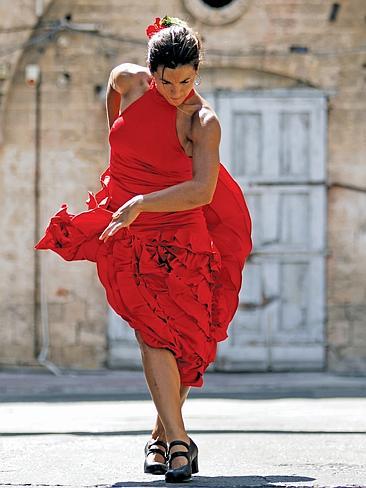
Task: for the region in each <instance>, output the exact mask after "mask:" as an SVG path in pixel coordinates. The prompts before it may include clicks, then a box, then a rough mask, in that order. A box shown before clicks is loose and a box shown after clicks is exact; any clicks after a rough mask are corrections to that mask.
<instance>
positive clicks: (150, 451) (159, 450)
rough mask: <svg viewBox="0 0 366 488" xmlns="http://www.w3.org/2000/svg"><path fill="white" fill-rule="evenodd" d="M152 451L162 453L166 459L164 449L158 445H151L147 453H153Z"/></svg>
mask: <svg viewBox="0 0 366 488" xmlns="http://www.w3.org/2000/svg"><path fill="white" fill-rule="evenodd" d="M152 453H154V454H161V455H162V456H163V458H164V459H166V453H165V452H164V451H162V450H161V449H159V448H158V447H152V448H150V447H149V449H148V450H147V454H146V455H147V456H148V455H149V454H152Z"/></svg>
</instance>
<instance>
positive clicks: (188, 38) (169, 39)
mask: <svg viewBox="0 0 366 488" xmlns="http://www.w3.org/2000/svg"><path fill="white" fill-rule="evenodd" d="M200 61H201V42H200V40H199V38H198V37H197V35H196V34H195V33H194V32H193V30H192V29H191V28H190V27H189V26H188V25H187V26H185V25H177V24H173V25H171V26H169V27H166V28H165V29H162V30H161V31H159V32H157V33H156V34H154V35H153V36H152V37H151V39H150V40H149V43H148V52H147V62H148V64H149V67H150V71H151V72H152V73H154V72H155V71H156V70H157V69H158V66H163V67H164V68H171V69H174V68H176V67H177V66H178V65H181V64H191V65H192V66H193V67H194V69H195V70H197V68H198V65H199V63H200Z"/></svg>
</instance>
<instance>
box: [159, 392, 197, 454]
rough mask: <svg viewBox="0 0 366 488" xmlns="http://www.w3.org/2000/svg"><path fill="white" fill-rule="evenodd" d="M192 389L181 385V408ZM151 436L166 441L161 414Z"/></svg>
mask: <svg viewBox="0 0 366 488" xmlns="http://www.w3.org/2000/svg"><path fill="white" fill-rule="evenodd" d="M190 389H191V387H190V386H183V385H181V387H180V407H181V408H182V407H183V404H184V402H185V401H186V399H187V396H188V393H189V391H190ZM151 438H152V439H159V440H161V441H164V442H166V433H165V429H164V425H163V423H162V421H161V419H160V417H159V414H158V415H157V417H156V421H155V425H154V428H153V429H152V432H151ZM158 456H159V454H158ZM160 462H161V461H160Z"/></svg>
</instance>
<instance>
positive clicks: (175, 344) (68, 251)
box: [35, 166, 251, 387]
mask: <svg viewBox="0 0 366 488" xmlns="http://www.w3.org/2000/svg"><path fill="white" fill-rule="evenodd" d="M233 182H234V184H233ZM101 183H102V189H101V190H100V191H99V192H98V193H96V194H95V195H94V194H93V193H91V192H89V199H88V200H87V202H86V203H87V205H88V211H85V212H81V213H79V214H77V215H73V214H70V213H69V212H68V210H67V204H66V203H64V204H63V205H62V206H61V209H60V210H59V211H58V212H57V213H56V214H55V215H54V216H53V217H52V218H51V219H50V223H49V225H48V227H47V229H46V232H45V235H44V237H43V238H42V239H41V240H40V241H39V242H38V244H37V245H36V246H35V249H51V250H53V251H54V252H56V253H57V254H59V255H60V256H61V257H62V258H63V259H65V260H67V261H75V260H88V261H93V262H95V263H96V265H97V271H98V276H99V279H100V281H101V283H102V285H103V286H104V288H105V291H106V296H107V300H108V302H109V304H110V306H111V307H112V308H113V309H114V310H115V311H116V313H117V314H119V315H120V316H121V317H122V318H123V319H124V320H126V321H127V322H128V323H129V325H130V326H131V327H132V328H134V329H135V330H137V331H139V333H140V335H141V337H142V339H143V341H144V342H145V343H146V344H147V345H149V346H151V347H156V348H166V349H169V350H170V351H172V352H173V354H174V356H175V358H176V361H177V365H178V369H179V373H180V377H181V382H182V384H183V385H185V386H196V387H200V386H202V385H203V374H204V372H205V370H206V369H207V367H208V366H209V364H210V363H212V362H213V361H214V360H215V357H216V351H217V342H219V341H222V340H224V339H225V338H226V337H227V328H228V325H229V323H230V321H231V320H232V317H233V315H234V313H235V311H236V309H237V306H238V293H239V290H240V287H241V282H242V269H243V266H244V262H245V259H246V257H247V255H248V254H249V252H250V250H251V240H250V230H251V227H250V218H249V213H248V214H246V212H247V209H246V205H245V201H244V198H243V195H242V193H241V190H240V187H238V186H235V185H236V183H235V181H234V180H233V179H232V178H231V177H230V175H229V173H227V172H226V170H225V168H224V167H223V166H221V170H220V175H219V180H218V184H217V189H216V192H215V196H214V199H213V201H212V202H211V204H210V205H206V206H205V207H204V214H205V217H206V221H207V229H208V231H209V232H207V229H206V230H203V229H202V228H201V227H197V228H195V227H194V225H193V226H192V225H191V224H190V225H189V226H187V227H184V226H182V227H179V228H176V229H168V228H166V229H165V228H163V227H162V228H161V229H156V230H153V231H135V230H132V229H131V228H127V227H124V228H122V229H120V230H119V231H118V232H117V233H116V234H114V235H113V236H111V237H110V238H109V239H108V240H107V241H106V242H104V241H101V240H99V236H100V235H101V233H102V232H103V231H104V229H105V228H106V227H107V226H108V225H109V223H110V221H111V219H112V213H113V212H112V211H110V210H108V206H109V204H110V196H109V192H108V184H109V168H107V170H106V171H105V172H104V173H103V174H102V175H101ZM248 218H249V220H248ZM248 223H249V228H248Z"/></svg>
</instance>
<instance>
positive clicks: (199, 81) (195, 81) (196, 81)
mask: <svg viewBox="0 0 366 488" xmlns="http://www.w3.org/2000/svg"><path fill="white" fill-rule="evenodd" d="M194 84H195V85H196V86H198V85H200V84H201V77H200V75H197V76H196V79H195V80H194Z"/></svg>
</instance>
